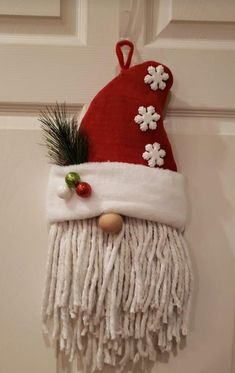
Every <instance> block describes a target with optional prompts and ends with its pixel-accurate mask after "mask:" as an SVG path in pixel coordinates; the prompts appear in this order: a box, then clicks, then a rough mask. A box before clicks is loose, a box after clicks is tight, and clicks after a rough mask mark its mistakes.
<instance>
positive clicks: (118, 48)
mask: <svg viewBox="0 0 235 373" xmlns="http://www.w3.org/2000/svg"><path fill="white" fill-rule="evenodd" d="M124 46H128V47H129V48H130V49H129V52H128V56H127V60H126V62H124V56H123V52H122V47H124ZM133 52H134V44H133V43H132V42H131V41H129V40H121V41H119V42H118V43H117V44H116V54H117V58H118V61H119V65H120V67H121V69H122V70H127V69H129V67H130V64H131V58H132V55H133Z"/></svg>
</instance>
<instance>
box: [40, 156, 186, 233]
mask: <svg viewBox="0 0 235 373" xmlns="http://www.w3.org/2000/svg"><path fill="white" fill-rule="evenodd" d="M70 171H75V172H78V173H79V175H80V177H81V180H82V181H85V182H88V183H89V184H90V185H91V187H92V195H91V197H89V198H81V197H78V196H77V195H76V193H74V195H73V196H72V198H71V199H70V200H68V201H66V200H62V199H61V198H59V197H58V195H57V193H56V191H57V189H58V187H59V186H60V185H61V184H63V183H64V178H65V175H66V174H67V173H68V172H70ZM47 207H48V219H49V222H59V221H66V220H75V219H79V220H80V219H87V218H91V217H95V216H99V215H100V214H102V213H103V212H116V213H119V214H121V215H125V216H130V217H135V218H140V219H147V220H152V221H155V222H158V223H164V224H167V225H170V226H172V227H175V228H179V229H183V228H184V225H185V220H186V212H187V203H186V197H185V186H184V177H183V175H181V174H179V173H177V172H173V171H169V170H163V169H158V168H149V167H146V166H143V165H135V164H128V163H120V162H97V163H96V162H95V163H93V162H91V163H83V164H81V165H73V166H65V167H61V166H52V168H51V173H50V177H49V186H48V202H47Z"/></svg>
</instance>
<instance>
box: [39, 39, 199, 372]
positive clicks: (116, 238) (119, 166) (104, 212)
mask: <svg viewBox="0 0 235 373" xmlns="http://www.w3.org/2000/svg"><path fill="white" fill-rule="evenodd" d="M123 46H128V47H129V54H128V57H127V60H126V62H124V56H123V52H122V47H123ZM133 49H134V46H133V44H132V43H131V42H130V41H127V40H123V41H121V42H119V43H117V46H116V53H117V56H118V60H119V64H120V67H121V72H120V74H119V75H118V76H117V77H115V78H114V79H113V80H112V81H111V82H109V83H108V84H107V85H106V86H105V87H104V88H103V89H102V90H101V91H100V92H99V93H98V94H97V95H96V96H95V98H94V99H93V101H92V102H91V104H90V106H89V108H88V111H87V113H86V114H85V116H84V118H83V120H82V123H81V126H80V129H79V131H81V132H82V133H83V134H84V135H85V137H86V138H87V140H88V154H87V160H86V161H85V162H83V163H80V164H76V163H75V164H66V165H65V166H63V165H54V166H52V168H51V173H50V178H49V187H48V201H47V207H48V219H49V223H50V231H49V256H48V266H47V277H46V285H45V291H44V299H43V310H42V315H43V324H44V329H45V332H47V333H48V334H49V336H50V338H51V340H53V341H56V343H58V347H59V350H61V351H63V352H64V354H65V355H66V356H68V358H69V359H70V361H72V360H73V359H74V358H75V357H77V358H78V359H80V360H81V361H82V363H83V364H84V366H86V367H87V368H90V369H91V370H93V371H95V370H102V369H103V367H104V365H106V364H107V365H111V366H116V367H119V368H123V367H124V366H125V365H126V364H127V363H128V362H132V363H134V364H135V363H136V362H138V361H139V360H140V359H141V360H145V359H150V360H151V361H155V360H156V358H157V354H158V353H161V352H165V351H167V352H169V351H171V350H172V348H173V346H174V344H177V343H180V341H181V339H182V338H183V337H184V336H185V335H186V334H187V325H188V317H189V310H190V301H191V290H192V270H191V264H190V259H189V255H188V251H187V247H186V244H185V241H184V238H183V235H182V232H183V230H184V227H185V223H186V217H187V200H186V196H185V181H184V177H183V175H182V174H180V173H179V172H177V167H176V163H175V160H174V157H173V154H172V149H171V145H170V142H169V139H168V137H167V134H166V131H165V129H164V125H163V110H164V106H165V103H166V99H167V95H168V93H169V90H170V88H171V86H172V83H173V77H172V73H171V71H170V70H169V68H168V67H167V66H164V65H163V64H159V63H158V62H155V61H147V62H144V63H141V64H139V65H136V66H133V67H130V64H131V57H132V54H133ZM68 175H69V176H68ZM76 175H78V176H76ZM66 183H67V184H66ZM79 197H81V198H79Z"/></svg>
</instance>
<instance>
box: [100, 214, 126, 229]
mask: <svg viewBox="0 0 235 373" xmlns="http://www.w3.org/2000/svg"><path fill="white" fill-rule="evenodd" d="M122 224H123V218H122V216H121V215H119V214H115V213H113V212H110V213H107V214H102V215H100V217H99V221H98V225H99V227H100V228H101V229H102V230H103V231H104V232H106V233H118V232H120V230H121V229H122Z"/></svg>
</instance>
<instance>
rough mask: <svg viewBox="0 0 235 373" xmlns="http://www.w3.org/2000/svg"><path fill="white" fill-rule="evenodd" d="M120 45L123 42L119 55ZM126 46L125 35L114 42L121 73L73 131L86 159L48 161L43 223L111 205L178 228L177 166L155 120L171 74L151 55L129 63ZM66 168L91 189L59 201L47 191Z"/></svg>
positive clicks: (181, 196) (181, 212)
mask: <svg viewBox="0 0 235 373" xmlns="http://www.w3.org/2000/svg"><path fill="white" fill-rule="evenodd" d="M124 45H127V46H129V48H130V49H129V54H128V58H127V60H126V62H124V57H123V53H122V49H121V48H122V47H123V46H124ZM133 49H134V46H133V44H132V43H131V42H130V41H128V40H123V41H121V42H118V43H117V46H116V53H117V57H118V60H119V64H120V67H121V72H120V74H119V75H118V76H117V77H115V78H114V79H113V80H112V81H111V82H109V83H108V84H107V85H106V86H105V87H104V88H103V89H102V90H101V91H100V92H99V93H98V94H97V95H96V96H95V98H94V99H93V101H92V102H91V104H90V106H89V108H88V111H87V113H86V114H85V116H84V118H83V120H82V123H81V130H82V131H83V133H85V134H86V136H87V138H88V143H89V152H88V162H86V163H83V164H79V165H70V166H67V167H63V168H61V167H59V166H53V167H52V171H51V177H50V181H49V198H48V215H49V221H51V222H55V221H64V220H72V219H85V218H91V217H95V216H99V215H101V214H102V213H107V212H115V213H119V214H121V215H126V216H130V217H136V218H141V219H148V220H152V221H156V222H159V223H164V224H167V225H170V226H172V227H175V228H179V229H183V228H184V225H185V219H186V199H185V190H184V178H183V176H182V175H181V174H180V173H178V172H177V167H176V163H175V160H174V157H173V154H172V149H171V145H170V142H169V139H168V137H167V134H166V131H165V129H164V125H163V111H164V106H165V103H166V99H167V96H168V93H169V90H170V88H171V86H172V83H173V77H172V73H171V71H170V70H169V68H168V67H167V66H165V65H163V64H161V63H158V62H155V61H147V62H144V63H141V64H138V65H136V66H133V67H130V63H131V57H132V54H133ZM71 171H72V172H77V173H78V174H79V175H80V177H81V179H82V180H85V181H86V182H87V183H89V184H90V185H91V187H92V194H91V196H90V197H89V198H86V199H79V200H78V198H77V196H76V195H74V196H73V197H72V198H70V199H69V200H68V201H66V203H64V201H63V200H60V199H58V196H57V195H55V193H54V191H55V188H58V187H59V185H61V183H62V182H63V181H64V178H65V176H66V174H67V173H68V172H71Z"/></svg>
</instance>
